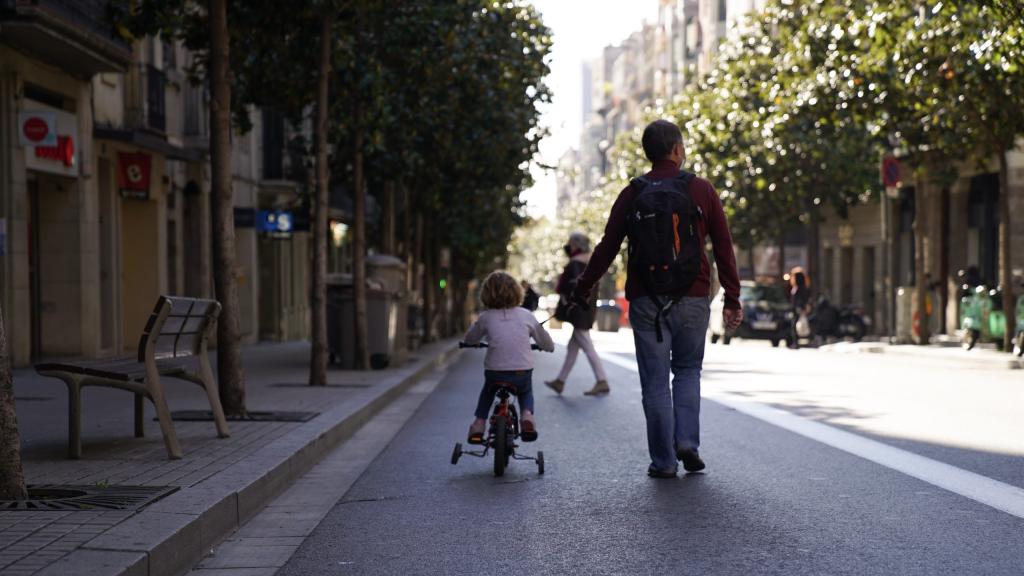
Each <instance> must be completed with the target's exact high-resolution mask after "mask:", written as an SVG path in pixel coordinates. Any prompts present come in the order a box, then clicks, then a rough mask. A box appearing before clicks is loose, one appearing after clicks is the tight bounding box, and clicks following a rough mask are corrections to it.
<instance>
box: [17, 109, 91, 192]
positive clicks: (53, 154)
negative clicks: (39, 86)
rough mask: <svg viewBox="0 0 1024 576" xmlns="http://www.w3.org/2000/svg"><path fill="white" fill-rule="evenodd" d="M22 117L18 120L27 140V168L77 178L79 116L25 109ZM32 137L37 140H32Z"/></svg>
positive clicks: (56, 111) (55, 111)
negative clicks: (27, 110) (26, 110)
mask: <svg viewBox="0 0 1024 576" xmlns="http://www.w3.org/2000/svg"><path fill="white" fill-rule="evenodd" d="M51 118H52V121H51V120H50V119H51ZM19 119H21V120H22V121H20V122H19V123H18V127H19V130H18V132H19V138H22V139H24V140H23V142H28V143H27V144H26V151H25V167H26V168H28V169H30V170H37V171H39V172H47V173H50V174H58V175H61V176H70V177H72V178H77V177H78V119H77V118H76V117H75V115H74V114H71V113H68V112H65V111H63V110H57V109H53V110H50V111H41V112H40V111H30V112H22V113H21V114H20V115H19ZM33 119H35V120H33ZM33 138H37V139H38V141H33V140H32V139H33Z"/></svg>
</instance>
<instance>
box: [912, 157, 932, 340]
mask: <svg viewBox="0 0 1024 576" xmlns="http://www.w3.org/2000/svg"><path fill="white" fill-rule="evenodd" d="M915 174H916V178H915V182H914V288H915V291H916V293H917V306H916V308H915V310H914V316H915V317H916V318H917V326H918V343H919V344H921V345H926V344H928V341H929V340H930V339H931V334H929V328H931V326H930V324H929V318H928V307H927V303H928V281H927V279H926V278H925V270H926V259H925V253H924V238H925V235H927V234H928V205H927V197H928V195H927V187H928V172H927V169H924V168H919V169H918V170H917V171H916V172H915Z"/></svg>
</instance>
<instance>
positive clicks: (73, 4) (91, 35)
mask: <svg viewBox="0 0 1024 576" xmlns="http://www.w3.org/2000/svg"><path fill="white" fill-rule="evenodd" d="M107 3H108V2H107V0H0V21H2V22H3V26H2V27H0V36H2V37H4V38H5V39H6V41H7V42H9V43H14V44H15V45H20V46H24V47H25V48H28V49H30V50H31V51H32V52H33V54H34V55H35V56H36V57H38V58H40V59H43V60H46V61H49V62H51V63H53V64H55V65H57V66H60V67H62V68H65V69H67V70H69V71H71V72H74V73H78V74H81V75H84V76H89V75H91V74H95V73H99V72H120V71H123V70H124V67H125V66H126V65H127V64H128V62H129V61H130V59H131V44H130V43H129V42H128V41H127V40H125V39H124V38H121V37H120V36H119V35H118V34H116V33H115V32H114V26H113V24H112V23H111V22H110V20H109V19H108V17H107ZM40 31H46V33H42V34H41V33H40Z"/></svg>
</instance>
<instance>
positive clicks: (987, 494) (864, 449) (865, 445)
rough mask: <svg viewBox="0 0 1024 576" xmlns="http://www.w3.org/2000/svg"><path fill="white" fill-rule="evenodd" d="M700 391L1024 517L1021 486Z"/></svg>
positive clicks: (622, 362) (621, 362) (615, 360)
mask: <svg viewBox="0 0 1024 576" xmlns="http://www.w3.org/2000/svg"><path fill="white" fill-rule="evenodd" d="M601 359H602V360H604V361H606V362H610V363H612V364H615V365H617V366H620V367H622V368H626V369H627V370H632V371H634V372H636V371H637V365H636V362H635V361H634V360H627V359H625V358H621V357H619V356H617V355H613V354H606V355H603V356H602V357H601ZM702 395H703V397H704V398H706V399H709V400H712V401H714V402H717V403H719V404H723V405H725V406H728V407H730V408H734V409H735V410H737V411H739V412H742V413H744V414H746V415H748V416H753V417H754V418H757V419H759V420H762V421H764V422H767V423H769V424H772V425H773V426H778V427H779V428H782V429H785V430H789V431H790V432H794V433H796V434H800V435H801V436H806V437H807V438H810V439H811V440H815V441H817V442H821V443H822V444H826V445H828V446H831V447H833V448H838V449H839V450H842V451H844V452H849V453H850V454H853V455H855V456H860V457H861V458H864V459H865V460H870V461H871V462H874V463H876V464H880V465H882V466H885V467H886V468H891V469H893V470H896V471H898V472H902V473H904V474H906V475H908V476H913V477H914V478H917V479H919V480H923V481H925V482H927V483H929V484H931V485H933V486H937V487H939V488H942V489H944V490H948V491H950V492H953V493H955V494H959V495H961V496H963V497H965V498H970V499H971V500H974V501H975V502H980V503H982V504H985V505H986V506H991V507H992V508H995V509H996V510H1002V511H1003V512H1006V513H1007V514H1012V515H1014V516H1016V517H1018V518H1024V489H1021V488H1018V487H1016V486H1012V485H1010V484H1006V483H1005V482H1000V481H998V480H993V479H992V478H989V477H987V476H982V475H981V474H976V473H974V472H970V471H968V470H964V469H963V468H957V467H956V466H951V465H949V464H946V463H944V462H939V461H938V460H932V459H931V458H926V457H924V456H921V455H919V454H915V453H913V452H908V451H906V450H902V449H900V448H895V447H893V446H889V445H888V444H883V443H882V442H877V441H875V440H870V439H868V438H864V437H863V436H858V435H856V434H853V433H850V432H846V431H845V430H840V429H838V428H833V427H832V426H829V425H827V424H822V423H820V422H814V421H812V420H807V419H805V418H801V417H800V416H796V415H794V414H792V413H790V412H786V411H784V410H779V409H777V408H773V407H771V406H766V405H764V404H759V403H757V402H754V401H752V400H748V399H746V398H742V397H739V396H736V395H733V394H729V393H727V392H721V391H716V390H707V389H704V390H702Z"/></svg>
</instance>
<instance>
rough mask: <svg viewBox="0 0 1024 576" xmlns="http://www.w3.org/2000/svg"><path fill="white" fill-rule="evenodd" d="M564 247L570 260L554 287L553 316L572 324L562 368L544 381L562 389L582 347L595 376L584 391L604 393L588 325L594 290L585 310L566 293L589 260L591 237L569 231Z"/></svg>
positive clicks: (603, 378)
mask: <svg viewBox="0 0 1024 576" xmlns="http://www.w3.org/2000/svg"><path fill="white" fill-rule="evenodd" d="M563 249H564V250H565V255H566V256H568V257H569V263H568V264H566V265H565V269H564V270H562V275H561V276H560V277H559V278H558V287H557V289H556V291H557V292H558V295H559V301H558V308H556V310H555V316H556V317H557V318H558V319H559V320H562V321H563V322H569V323H570V324H572V338H571V339H570V340H569V346H568V351H567V352H566V354H565V363H564V364H563V365H562V371H561V372H559V373H558V377H557V378H555V379H554V380H550V381H547V382H544V384H546V385H547V386H548V388H551V389H552V390H554V391H555V392H557V393H559V394H561V393H562V390H564V389H565V381H566V380H567V379H568V378H569V372H571V371H572V367H573V365H574V364H575V363H576V356H577V355H578V354H579V351H580V349H582V350H583V353H584V354H586V355H587V360H588V361H590V367H591V368H592V369H593V370H594V378H596V379H597V382H596V383H594V387H593V388H591V389H590V390H587V391H586V392H584V394H586V395H587V396H598V395H602V394H607V393H609V392H610V391H611V389H610V388H609V387H608V379H607V377H606V376H605V373H604V366H603V365H602V364H601V358H600V357H599V356H598V355H597V350H595V349H594V342H593V340H591V339H590V328H591V327H592V326H593V325H594V310H595V308H596V305H597V301H596V291H595V297H594V298H592V299H591V301H590V306H589V307H588V309H587V310H583V309H582V308H580V307H578V306H571V307H570V306H569V296H570V295H571V294H572V291H573V289H574V288H576V282H577V281H578V280H579V277H580V274H582V273H583V270H584V269H585V268H586V267H587V262H589V261H590V239H589V238H587V236H586V235H585V234H583V233H582V232H573V233H572V234H570V235H569V243H568V244H566V245H565V246H564V247H563Z"/></svg>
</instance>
